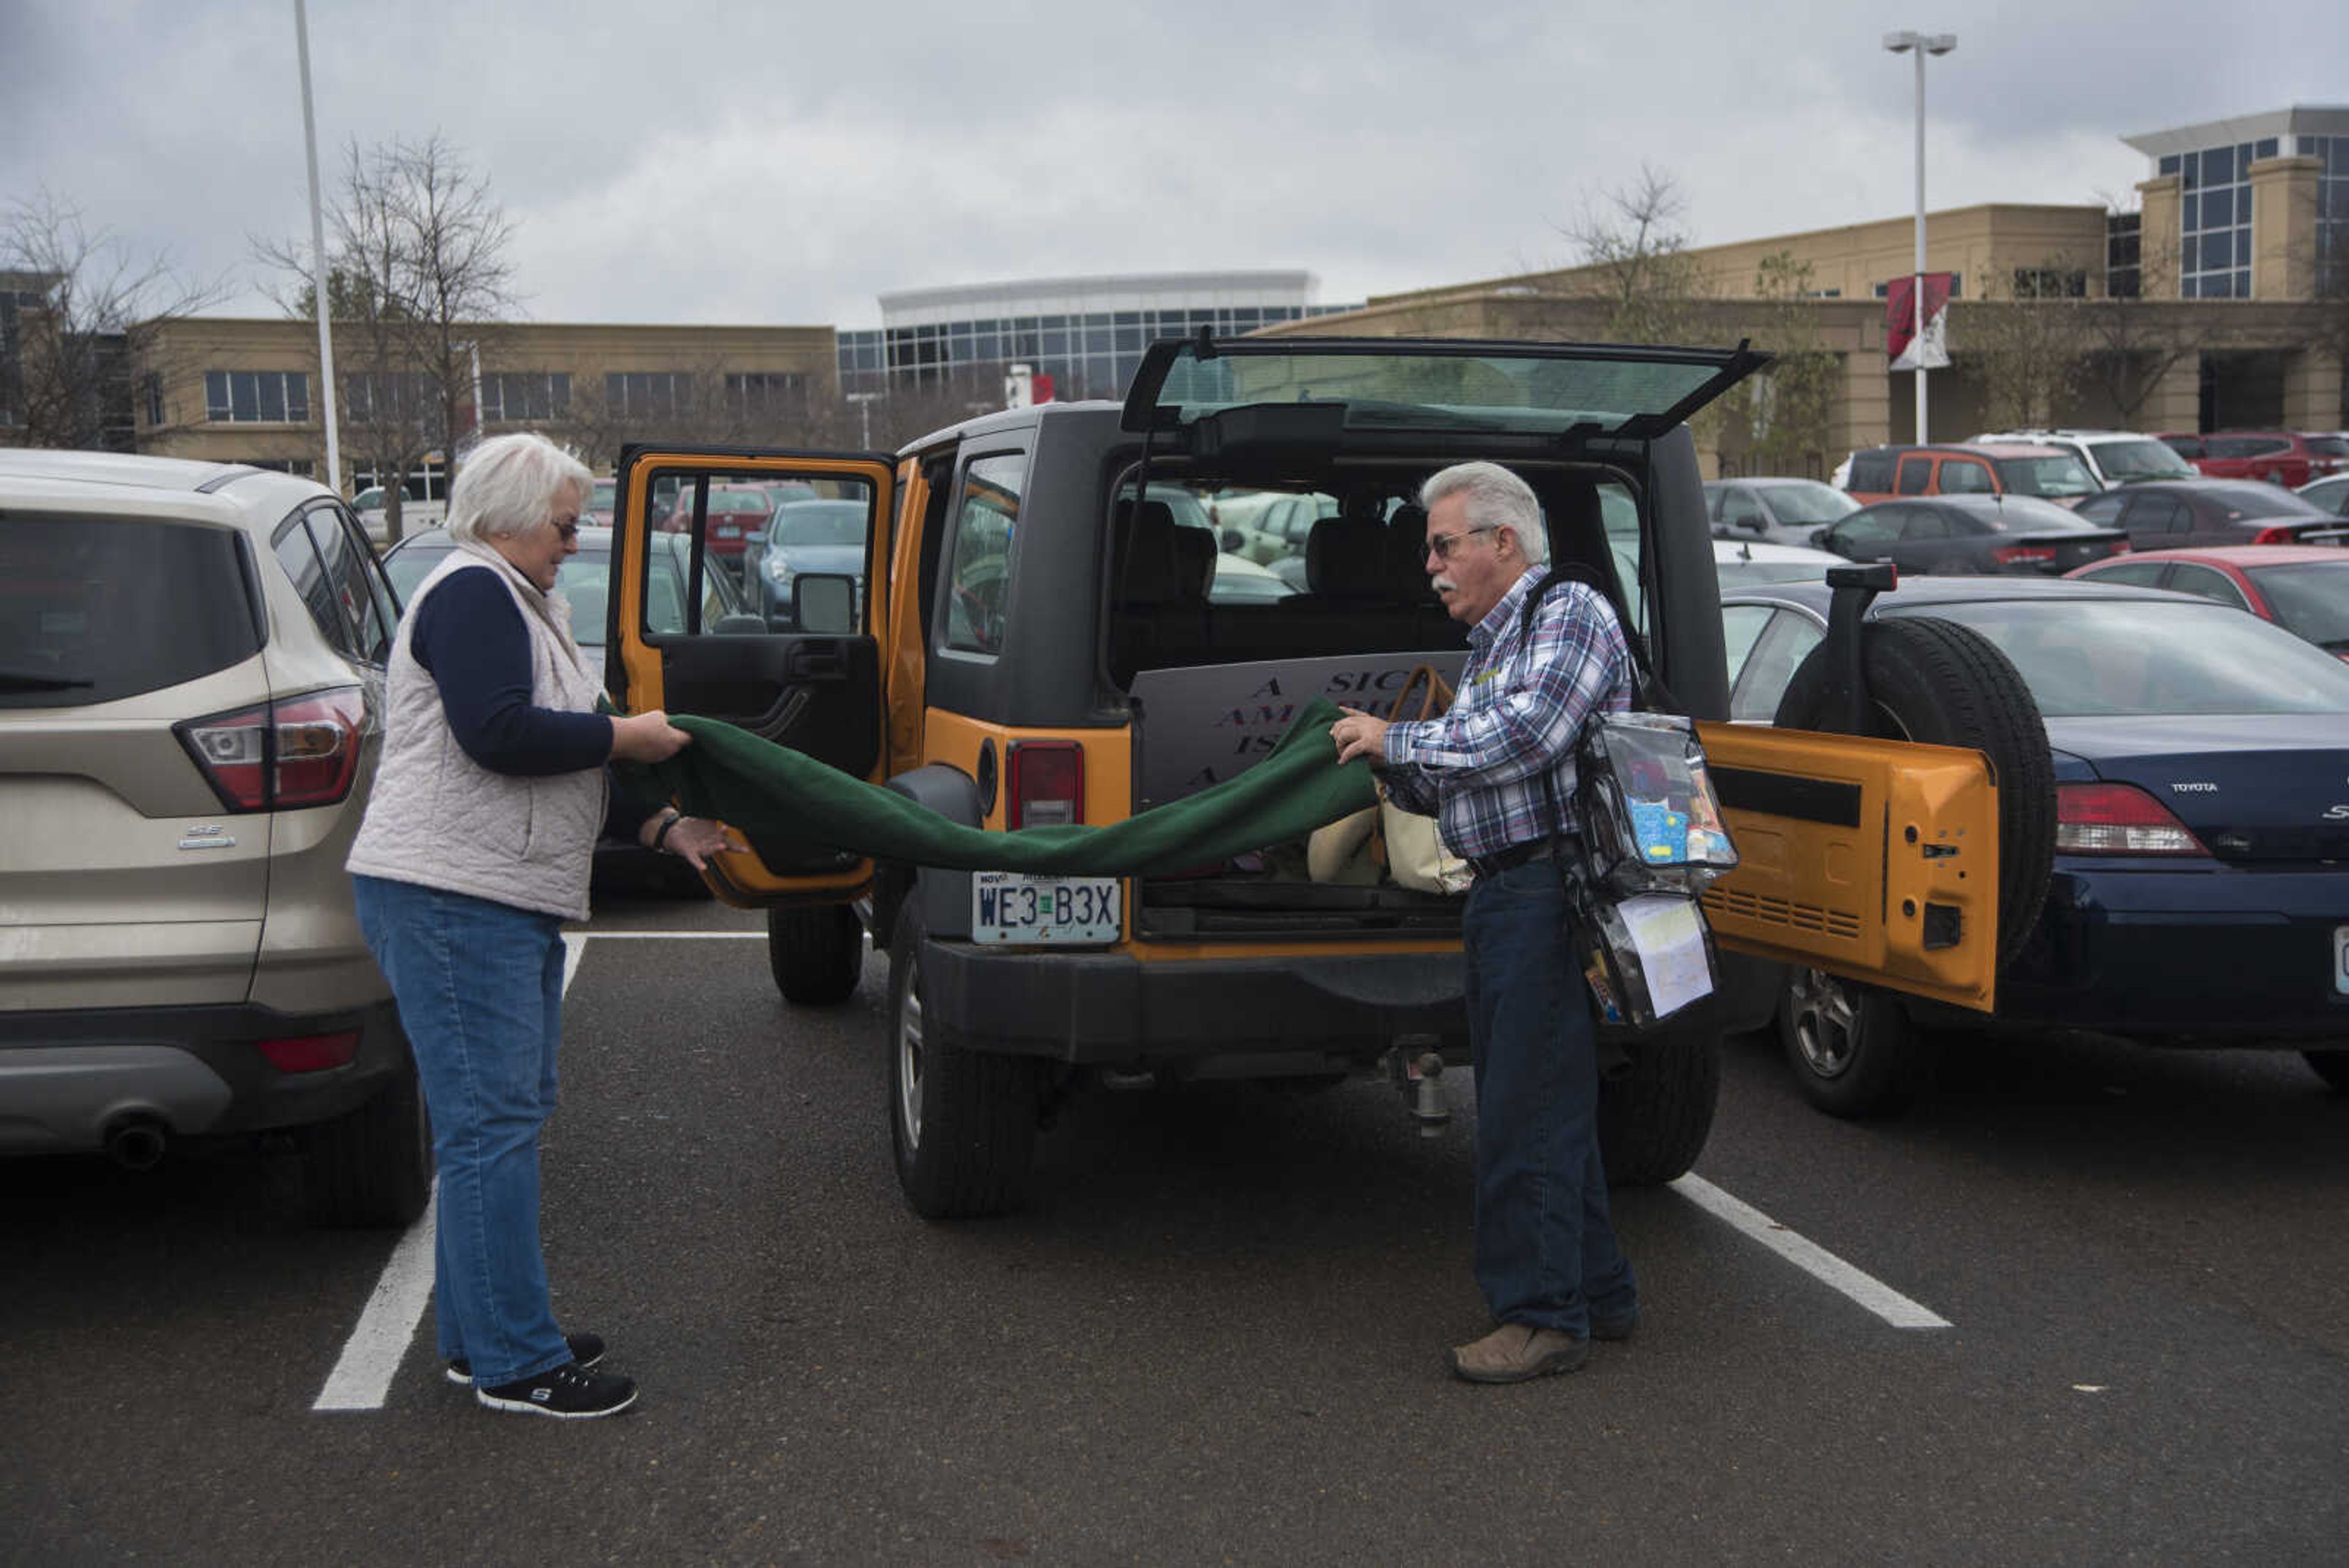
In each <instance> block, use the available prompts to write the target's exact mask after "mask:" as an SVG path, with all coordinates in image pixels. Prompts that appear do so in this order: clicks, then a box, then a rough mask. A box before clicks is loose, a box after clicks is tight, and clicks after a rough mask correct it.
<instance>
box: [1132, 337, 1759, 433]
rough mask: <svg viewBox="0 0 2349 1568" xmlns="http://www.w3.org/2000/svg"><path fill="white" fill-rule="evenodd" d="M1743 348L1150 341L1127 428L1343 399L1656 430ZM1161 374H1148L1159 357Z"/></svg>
mask: <svg viewBox="0 0 2349 1568" xmlns="http://www.w3.org/2000/svg"><path fill="white" fill-rule="evenodd" d="M1752 363H1753V361H1752V360H1751V359H1750V358H1745V359H1741V358H1739V357H1738V356H1737V355H1736V354H1735V353H1734V352H1733V351H1729V350H1723V351H1718V352H1716V351H1713V350H1706V349H1674V348H1640V347H1625V348H1571V347H1568V346H1564V345H1560V346H1558V347H1557V348H1551V349H1549V350H1548V351H1547V352H1515V353H1513V352H1511V351H1510V349H1509V347H1508V346H1495V348H1494V349H1493V350H1492V351H1490V352H1480V351H1476V350H1475V348H1473V347H1470V346H1464V345H1460V344H1433V343H1427V342H1420V343H1413V344H1411V345H1407V346H1402V345H1399V346H1396V347H1393V348H1381V347H1373V346H1370V345H1367V344H1345V345H1342V346H1339V345H1331V344H1329V343H1327V342H1326V341H1325V343H1324V344H1323V345H1321V346H1318V347H1310V348H1309V347H1305V346H1303V345H1301V344H1300V346H1299V348H1297V350H1296V351H1295V352H1293V353H1292V352H1288V351H1287V350H1286V349H1279V350H1274V349H1269V348H1268V347H1267V346H1265V345H1261V344H1238V343H1230V344H1223V345H1219V346H1216V348H1213V349H1211V350H1210V354H1209V357H1207V358H1200V356H1199V353H1198V349H1197V346H1196V345H1194V344H1190V343H1184V344H1180V345H1175V344H1160V345H1155V346H1154V348H1152V351H1151V357H1150V358H1149V359H1147V360H1145V362H1144V366H1143V370H1142V372H1141V373H1140V374H1139V375H1138V376H1137V377H1136V379H1135V382H1134V386H1133V391H1132V393H1131V394H1130V396H1129V400H1128V403H1127V412H1128V420H1127V428H1129V429H1138V428H1141V427H1140V426H1139V425H1138V424H1136V423H1135V422H1134V416H1135V415H1136V414H1137V412H1138V411H1139V409H1140V408H1142V407H1149V406H1154V408H1155V409H1156V410H1157V411H1158V413H1159V414H1160V415H1162V416H1164V415H1165V414H1167V413H1168V412H1170V411H1171V412H1172V413H1173V414H1174V418H1175V419H1176V421H1178V422H1180V423H1183V424H1189V423H1191V422H1193V421H1196V420H1198V419H1200V418H1201V417H1203V416H1205V415H1207V414H1212V413H1215V412H1216V411H1217V410H1223V409H1228V408H1234V407H1240V406H1247V405H1267V404H1294V403H1343V404H1345V405H1346V413H1345V417H1344V419H1345V425H1346V428H1347V429H1349V430H1369V431H1376V430H1413V431H1427V430H1442V431H1517V432H1527V433H1534V434H1554V433H1557V432H1560V431H1566V430H1568V429H1570V428H1573V427H1575V426H1579V425H1588V426H1589V427H1591V428H1592V430H1593V431H1594V433H1602V434H1612V433H1617V432H1621V431H1627V430H1630V431H1631V433H1636V434H1647V433H1661V429H1663V428H1669V426H1670V424H1671V423H1676V422H1677V421H1679V420H1681V419H1683V418H1685V417H1686V416H1687V412H1688V411H1690V410H1692V409H1693V408H1694V407H1696V406H1701V405H1702V402H1704V401H1706V400H1709V397H1710V396H1711V395H1713V394H1714V393H1717V392H1718V391H1719V390H1720V389H1722V388H1724V387H1726V386H1728V385H1730V384H1731V383H1733V382H1734V381H1735V380H1736V379H1738V378H1740V377H1742V376H1743V375H1744V373H1745V371H1746V369H1750V368H1751V365H1752ZM1160 365H1163V366H1164V377H1163V379H1158V380H1156V381H1155V382H1153V376H1154V372H1155V371H1156V369H1157V367H1158V366H1160Z"/></svg>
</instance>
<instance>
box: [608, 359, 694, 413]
mask: <svg viewBox="0 0 2349 1568" xmlns="http://www.w3.org/2000/svg"><path fill="white" fill-rule="evenodd" d="M604 401H605V404H606V405H607V411H608V412H611V413H615V414H618V415H621V416H623V417H624V418H629V419H647V418H662V417H667V416H673V415H675V414H677V413H678V412H680V411H683V410H690V409H691V408H692V407H693V372H692V371H690V370H613V371H609V372H607V373H606V374H605V377H604Z"/></svg>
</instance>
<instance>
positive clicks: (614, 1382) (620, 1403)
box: [473, 1361, 636, 1421]
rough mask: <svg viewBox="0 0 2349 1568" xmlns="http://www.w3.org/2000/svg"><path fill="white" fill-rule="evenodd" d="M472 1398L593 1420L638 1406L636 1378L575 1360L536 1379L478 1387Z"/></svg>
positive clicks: (524, 1410)
mask: <svg viewBox="0 0 2349 1568" xmlns="http://www.w3.org/2000/svg"><path fill="white" fill-rule="evenodd" d="M473 1397H474V1398H476V1399H479V1400H480V1401H481V1403H482V1404H483V1405H486V1406H487V1407H490V1408H491V1409H492V1410H513V1411H517V1412H520V1413H522V1414H524V1415H530V1416H553V1417H555V1418H556V1419H558V1420H564V1421H592V1420H594V1419H595V1417H598V1416H616V1415H618V1414H619V1413H620V1412H621V1411H623V1410H625V1409H626V1408H627V1407H629V1406H631V1405H633V1404H635V1403H636V1380H635V1379H634V1378H631V1377H623V1376H620V1375H619V1374H618V1373H616V1372H590V1371H588V1370H587V1369H586V1368H585V1367H584V1366H580V1365H579V1364H578V1363H577V1362H575V1361H566V1362H564V1364H563V1365H562V1366H558V1367H556V1368H554V1370H553V1371H551V1372H542V1373H540V1374H539V1375H538V1376H535V1377H519V1378H516V1379H515V1380H514V1381H513V1382H512V1383H501V1384H499V1385H498V1386H496V1387H494V1388H476V1389H474V1390H473Z"/></svg>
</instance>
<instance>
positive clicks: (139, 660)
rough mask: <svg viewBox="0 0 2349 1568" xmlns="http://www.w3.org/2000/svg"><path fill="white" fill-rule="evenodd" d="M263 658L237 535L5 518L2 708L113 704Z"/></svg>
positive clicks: (106, 521)
mask: <svg viewBox="0 0 2349 1568" xmlns="http://www.w3.org/2000/svg"><path fill="white" fill-rule="evenodd" d="M260 650H261V637H260V633H259V631H258V629H257V628H256V627H255V624H254V611H253V603H252V600H251V598H250V597H248V594H247V590H246V587H245V575H244V570H243V564H242V562H240V560H239V559H238V556H237V536H236V535H234V534H233V533H231V532H230V531H229V530H227V529H225V528H207V527H202V526H198V525H195V524H176V523H149V522H131V521H125V520H119V519H114V518H88V517H38V516H27V515H26V514H22V513H17V514H9V515H6V516H0V709H6V708H61V707H64V708H78V707H81V706H84V705H86V704H88V703H92V702H111V701H115V700H117V699H119V698H123V697H135V696H138V695H139V694H140V692H143V691H160V690H161V689H162V688H164V687H166V686H177V685H180V684H181V683H182V682H184V681H189V680H195V679H197V678H198V677H199V676H204V675H210V674H211V673H212V672H213V671H214V670H225V669H227V668H228V667H229V666H230V665H232V664H236V663H239V662H241V661H243V660H244V659H250V658H252V657H253V656H254V654H255V653H257V652H259V651H260Z"/></svg>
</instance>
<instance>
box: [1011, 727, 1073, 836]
mask: <svg viewBox="0 0 2349 1568" xmlns="http://www.w3.org/2000/svg"><path fill="white" fill-rule="evenodd" d="M1010 750H1011V766H1010V774H1011V795H1010V802H1009V811H1010V816H1011V826H1012V828H1013V829H1014V830H1015V831H1016V830H1018V829H1019V828H1022V827H1066V826H1070V825H1071V824H1073V823H1081V822H1082V821H1084V819H1085V753H1084V748H1083V747H1081V746H1080V745H1078V744H1077V743H1076V742H1074V741H1014V742H1011V748H1010Z"/></svg>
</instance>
